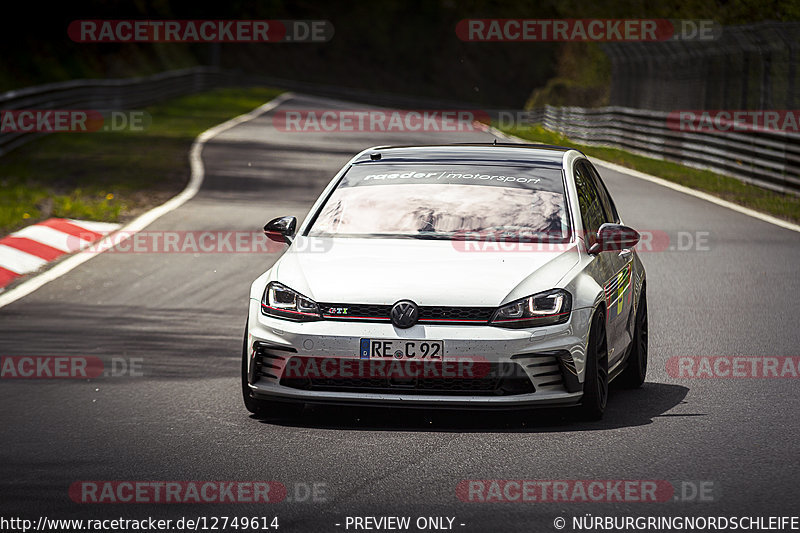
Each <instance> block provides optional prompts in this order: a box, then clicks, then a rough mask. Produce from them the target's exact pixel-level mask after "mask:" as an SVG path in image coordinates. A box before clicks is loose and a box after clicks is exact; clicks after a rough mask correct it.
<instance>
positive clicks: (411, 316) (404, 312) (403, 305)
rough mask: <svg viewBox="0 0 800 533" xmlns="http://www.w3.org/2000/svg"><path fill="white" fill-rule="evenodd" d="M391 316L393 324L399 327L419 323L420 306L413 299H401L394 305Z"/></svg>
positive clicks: (403, 327)
mask: <svg viewBox="0 0 800 533" xmlns="http://www.w3.org/2000/svg"><path fill="white" fill-rule="evenodd" d="M389 316H390V317H391V319H392V324H394V325H395V326H397V327H398V328H402V329H406V328H410V327H411V326H413V325H414V324H416V323H417V319H418V318H419V308H418V307H417V304H415V303H414V302H412V301H411V300H400V301H399V302H397V303H396V304H394V305H393V306H392V311H391V313H389Z"/></svg>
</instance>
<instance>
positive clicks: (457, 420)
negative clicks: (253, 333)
mask: <svg viewBox="0 0 800 533" xmlns="http://www.w3.org/2000/svg"><path fill="white" fill-rule="evenodd" d="M688 392H689V389H688V388H687V387H684V386H680V385H672V384H666V383H645V384H644V386H642V388H640V389H636V390H624V389H618V388H615V387H612V388H611V395H610V397H609V402H608V406H607V408H606V412H605V416H604V417H603V419H602V420H600V421H592V422H587V421H585V420H583V419H581V417H580V414H579V413H578V412H577V410H576V409H575V408H562V409H536V410H509V411H486V410H450V409H447V410H441V409H411V408H397V407H380V408H378V407H350V406H333V405H331V406H325V405H313V406H306V408H305V410H304V411H303V413H302V414H301V415H299V416H292V417H286V418H283V417H281V418H275V417H262V418H261V419H260V421H261V422H262V423H264V424H274V425H281V426H290V427H307V428H317V429H337V430H353V431H431V432H457V433H481V432H492V433H497V432H508V433H512V432H516V433H547V432H559V431H597V430H604V429H616V428H622V427H631V426H642V425H647V424H651V423H652V422H653V419H654V418H657V417H660V416H704V415H703V414H701V413H669V414H667V413H668V411H670V410H671V409H673V408H674V407H676V406H678V405H680V404H682V403H684V402H683V400H684V398H685V397H686V394H687V393H688Z"/></svg>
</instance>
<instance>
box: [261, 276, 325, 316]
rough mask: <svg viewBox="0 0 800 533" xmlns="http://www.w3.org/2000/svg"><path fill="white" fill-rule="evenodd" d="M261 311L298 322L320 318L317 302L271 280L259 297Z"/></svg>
mask: <svg viewBox="0 0 800 533" xmlns="http://www.w3.org/2000/svg"><path fill="white" fill-rule="evenodd" d="M261 312H262V313H264V314H265V315H270V316H275V317H279V318H286V319H288V320H296V321H299V322H307V321H310V320H319V319H320V318H322V317H321V316H320V313H319V306H318V305H317V302H315V301H314V300H311V299H310V298H306V297H305V296H303V295H302V294H300V293H299V292H296V291H293V290H292V289H290V288H289V287H287V286H286V285H283V284H282V283H278V282H276V281H271V282H270V283H269V284H268V285H267V288H266V290H265V291H264V296H263V297H262V298H261Z"/></svg>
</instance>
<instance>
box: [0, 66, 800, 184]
mask: <svg viewBox="0 0 800 533" xmlns="http://www.w3.org/2000/svg"><path fill="white" fill-rule="evenodd" d="M269 81H271V82H272V84H274V85H277V86H282V85H284V84H282V83H280V82H279V80H275V79H271V78H266V77H262V76H246V75H242V74H241V73H238V72H231V71H222V70H219V69H215V68H210V67H196V68H191V69H184V70H176V71H169V72H163V73H160V74H156V75H153V76H145V77H138V78H126V79H110V80H103V79H101V80H71V81H67V82H60V83H51V84H47V85H39V86H35V87H27V88H24V89H19V90H14V91H8V92H6V93H2V94H0V109H2V110H16V109H84V110H98V111H103V110H118V109H131V108H136V107H141V106H146V105H150V104H153V103H156V102H159V101H162V100H165V99H168V98H173V97H176V96H180V95H183V94H189V93H193V92H200V91H205V90H209V89H212V88H215V87H222V86H230V85H257V84H264V83H265V82H269ZM284 81H285V80H284ZM276 82H277V83H276ZM287 85H292V83H291V82H288V83H287ZM294 85H298V84H297V83H294ZM287 88H290V89H293V88H296V89H297V88H299V87H287ZM305 88H306V89H308V92H311V93H314V92H319V91H317V90H314V87H313V86H310V85H309V86H308V87H305ZM328 92H329V93H330V92H331V91H328ZM339 92H342V93H343V94H339V96H340V97H341V96H344V97H346V96H348V94H349V95H350V96H351V98H352V97H355V98H354V99H358V95H356V94H353V91H346V90H345V91H333V93H339ZM333 93H331V96H335V94H333ZM373 96H374V95H373ZM376 103H377V102H376ZM385 103H388V102H385ZM394 103H395V104H399V102H394ZM401 107H402V104H401ZM521 116H522V117H523V119H524V122H527V123H530V124H533V123H540V124H542V125H543V126H544V127H546V128H547V129H550V130H553V131H556V132H558V133H561V134H563V135H565V136H567V137H569V138H570V139H572V140H574V141H577V142H580V143H584V144H596V145H606V146H612V147H617V148H623V149H625V150H628V151H631V152H636V153H641V154H643V155H647V156H650V157H654V156H655V157H658V158H663V159H666V160H670V161H675V162H678V163H682V164H684V165H687V166H690V167H696V168H702V169H708V170H712V171H715V172H718V173H720V174H725V175H728V176H732V177H735V178H738V179H740V180H742V181H744V182H747V183H751V184H754V185H759V186H761V187H766V188H769V189H772V190H775V191H779V192H784V193H794V194H800V134H796V133H787V132H779V131H775V132H771V131H740V132H690V131H680V130H677V129H673V128H670V127H669V125H668V123H667V117H668V113H667V112H664V111H648V110H642V109H631V108H626V107H604V108H596V109H584V108H578V107H551V106H547V107H545V108H544V109H537V110H531V111H527V112H522V113H521ZM40 135H43V134H42V133H27V134H26V133H21V132H6V133H2V132H0V155H2V154H4V153H6V152H8V151H9V150H12V149H14V148H16V147H17V146H19V145H21V144H23V143H25V142H26V141H28V140H31V139H33V138H36V137H37V136H40Z"/></svg>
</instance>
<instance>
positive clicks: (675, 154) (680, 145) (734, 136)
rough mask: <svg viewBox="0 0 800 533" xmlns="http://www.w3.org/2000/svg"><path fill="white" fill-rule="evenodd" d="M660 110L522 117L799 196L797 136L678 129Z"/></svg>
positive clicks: (559, 110)
mask: <svg viewBox="0 0 800 533" xmlns="http://www.w3.org/2000/svg"><path fill="white" fill-rule="evenodd" d="M668 115H669V113H667V112H664V111H648V110H643V109H631V108H627V107H602V108H596V109H585V108H579V107H551V106H547V107H545V108H544V109H536V110H531V111H529V112H527V114H526V115H525V121H526V122H527V123H530V124H534V123H539V124H542V125H543V126H544V127H545V128H547V129H549V130H552V131H555V132H557V133H560V134H562V135H565V136H566V137H569V138H570V139H571V140H574V141H576V142H580V143H582V144H593V145H605V146H611V147H614V148H622V149H625V150H627V151H630V152H635V153H639V154H642V155H646V156H649V157H656V158H661V159H665V160H669V161H675V162H677V163H681V164H683V165H686V166H689V167H694V168H700V169H706V170H712V171H714V172H717V173H719V174H724V175H727V176H731V177H734V178H737V179H740V180H742V181H744V182H746V183H750V184H753V185H758V186H761V187H765V188H768V189H772V190H774V191H778V192H782V193H792V194H800V134H797V133H789V132H783V131H713V132H706V131H702V132H700V131H681V130H680V129H679V128H677V127H674V126H673V128H670V126H669V124H668V122H667V118H668Z"/></svg>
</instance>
